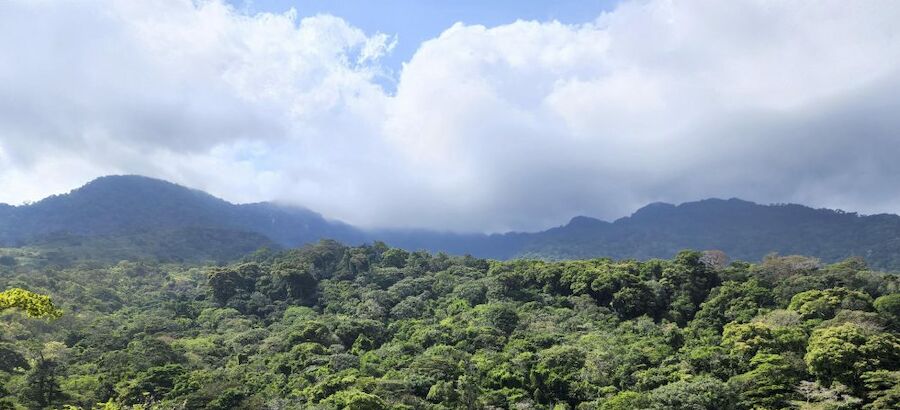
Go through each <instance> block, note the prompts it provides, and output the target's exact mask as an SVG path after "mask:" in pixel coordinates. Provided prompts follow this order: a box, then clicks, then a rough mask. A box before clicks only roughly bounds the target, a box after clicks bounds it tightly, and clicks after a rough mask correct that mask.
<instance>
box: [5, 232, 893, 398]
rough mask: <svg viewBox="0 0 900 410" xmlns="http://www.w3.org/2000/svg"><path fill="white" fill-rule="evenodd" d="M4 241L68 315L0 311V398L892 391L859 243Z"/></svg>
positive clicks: (871, 282)
mask: <svg viewBox="0 0 900 410" xmlns="http://www.w3.org/2000/svg"><path fill="white" fill-rule="evenodd" d="M29 252H31V253H29ZM10 253H12V251H10ZM14 254H15V255H16V261H17V264H16V265H15V266H12V267H9V268H6V267H4V268H3V270H0V286H2V287H3V288H28V289H32V290H33V291H35V292H39V293H38V295H39V294H47V295H53V298H54V301H56V302H58V303H60V308H62V309H65V310H66V312H67V314H66V315H65V316H63V317H62V318H61V319H60V320H56V321H52V322H51V321H36V320H31V319H30V318H28V317H26V316H25V315H17V314H4V315H3V316H4V321H3V322H0V386H2V388H0V394H2V397H3V398H2V399H0V403H2V404H0V406H5V407H10V406H12V408H48V407H49V408H63V406H66V405H68V406H76V407H78V408H85V409H87V408H94V407H96V408H107V409H168V408H191V409H195V408H196V409H250V408H253V409H255V408H283V409H294V408H298V409H299V408H303V409H306V408H308V409H343V408H349V409H434V410H440V409H492V408H531V409H540V410H550V409H570V410H579V409H593V408H601V409H633V408H640V409H674V408H680V409H736V410H737V409H740V410H744V409H746V410H751V409H779V408H790V407H791V406H794V407H799V408H804V407H806V408H841V407H844V408H860V407H862V406H865V408H871V409H883V408H893V407H896V404H897V398H898V396H900V395H898V391H897V387H896V386H897V376H896V373H897V372H898V371H900V343H898V340H897V339H898V337H897V333H896V328H895V327H893V326H891V323H892V322H891V320H892V319H891V318H892V317H894V316H893V315H896V312H895V310H896V309H894V304H895V303H893V302H894V299H895V298H893V297H892V296H891V295H893V294H896V291H895V290H896V289H897V288H898V280H897V277H896V276H894V275H891V274H885V273H879V272H871V271H868V270H867V269H868V267H866V266H865V265H864V264H861V263H859V261H855V260H850V261H847V262H844V263H841V264H836V265H821V264H819V263H818V262H816V263H808V262H809V260H807V259H804V258H782V257H777V258H776V259H769V260H767V261H766V262H764V263H763V264H761V265H752V264H746V263H739V262H738V263H732V264H730V265H727V264H725V263H723V262H722V258H721V257H719V258H716V259H710V258H711V256H710V254H708V253H707V254H704V253H699V252H692V251H685V252H681V253H679V254H678V256H677V257H676V258H674V259H672V260H649V261H645V262H640V261H634V260H626V261H614V260H610V259H592V260H578V261H564V262H548V261H533V260H515V261H509V262H497V261H484V260H479V259H475V258H472V257H454V256H448V255H443V254H435V255H432V254H428V253H425V252H407V251H402V250H399V249H392V248H389V247H387V246H386V245H384V244H374V245H372V246H360V247H352V248H351V247H345V246H343V245H340V244H338V243H336V242H333V241H323V242H321V243H318V244H315V245H310V246H307V247H304V248H299V249H292V250H287V251H278V252H276V251H265V252H259V253H256V254H254V255H251V256H248V257H247V258H245V259H244V260H241V261H239V262H235V263H232V264H227V265H214V266H210V265H191V264H165V265H160V264H156V263H152V262H146V261H143V262H136V261H123V262H119V263H115V264H109V263H106V262H103V261H97V262H92V263H84V262H83V260H82V261H81V262H75V263H70V262H65V261H66V260H68V261H73V260H74V261H78V260H79V259H78V258H73V257H70V256H69V255H66V254H65V252H63V253H62V254H61V255H59V256H58V258H59V261H61V262H59V264H58V265H57V266H55V267H48V265H46V264H44V263H35V261H41V260H45V259H44V258H45V257H46V256H45V255H42V254H40V253H39V252H37V253H35V252H33V251H24V250H16V251H15V253H14ZM719 256H721V255H719ZM885 295H887V296H885ZM876 297H877V298H876ZM873 298H876V299H874V301H873ZM40 300H44V299H40ZM789 300H794V302H795V303H788V301H789ZM788 305H789V306H788ZM785 306H788V307H789V309H779V307H785ZM53 309H55V310H56V311H58V309H57V308H56V307H53ZM44 311H46V309H44ZM26 312H27V311H26Z"/></svg>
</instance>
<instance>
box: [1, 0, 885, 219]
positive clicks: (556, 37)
mask: <svg viewBox="0 0 900 410" xmlns="http://www.w3.org/2000/svg"><path fill="white" fill-rule="evenodd" d="M896 21H900V5H898V4H897V3H895V2H888V1H858V2H849V3H848V2H840V1H831V0H829V1H816V2H805V1H798V2H776V1H767V0H740V1H729V2H721V1H712V0H697V1H684V2H673V1H666V0H655V1H631V2H625V3H623V4H621V5H620V6H619V7H617V8H616V9H615V10H614V11H611V12H609V13H606V14H604V15H602V16H598V18H597V19H596V20H595V21H594V22H592V23H590V24H584V25H567V24H563V23H559V22H529V21H519V22H515V23H513V24H509V25H505V26H499V27H490V28H487V27H482V26H472V25H464V24H457V25H454V26H453V27H450V28H449V29H447V30H446V31H445V32H444V33H442V34H441V35H440V36H439V37H437V38H435V39H432V40H430V41H427V42H425V43H423V44H422V45H421V46H420V48H419V50H418V51H417V52H416V54H415V55H414V56H413V57H412V59H411V60H410V61H409V62H407V63H406V64H405V65H404V68H403V71H402V73H401V74H400V77H399V78H398V79H397V89H396V92H395V93H389V92H386V91H385V90H383V89H382V88H381V87H380V86H379V85H378V79H379V77H380V76H382V75H384V72H383V71H382V68H381V67H380V64H379V61H380V57H382V56H384V55H385V54H387V53H389V52H390V50H391V48H392V46H393V44H394V39H393V37H391V36H390V35H385V34H381V33H363V32H362V31H360V30H358V29H356V28H354V27H353V26H352V25H350V24H349V23H347V22H345V21H343V20H342V19H340V18H336V17H331V16H314V17H307V18H299V17H298V16H296V15H295V14H294V13H292V12H289V13H285V14H258V15H245V14H242V13H241V12H239V11H236V10H234V9H232V8H230V7H227V6H225V5H223V4H221V3H219V2H216V1H213V2H191V1H187V0H185V1H179V0H169V1H161V2H125V1H121V2H120V1H110V2H96V3H91V4H85V3H65V2H12V3H10V2H6V3H0V50H2V51H0V53H2V54H3V55H0V192H2V194H0V200H6V201H13V202H16V201H22V200H27V199H36V198H37V197H39V196H40V195H43V194H47V193H52V192H59V191H63V190H65V189H67V188H70V187H72V186H74V185H77V184H78V183H81V182H84V181H85V180H87V179H90V178H92V177H94V176H97V175H100V174H103V173H121V172H133V173H143V174H149V175H153V176H159V177H163V178H168V179H172V180H175V181H177V182H181V183H184V184H187V185H191V186H195V187H198V188H202V189H208V190H210V191H211V192H213V193H215V194H218V195H222V196H224V197H226V198H227V199H231V200H235V201H251V200H261V199H268V198H277V199H282V200H288V201H293V202H297V203H302V204H305V205H307V206H309V207H310V208H312V209H315V210H318V211H320V212H322V213H324V214H326V215H328V216H332V217H336V218H340V219H344V220H347V221H349V222H352V223H357V224H361V225H364V226H416V227H429V228H439V229H453V230H490V231H497V230H506V229H536V228H542V227H546V226H549V225H553V224H558V223H561V222H563V221H565V220H566V219H567V218H568V217H571V216H573V215H576V214H588V215H595V216H600V217H605V218H612V217H617V216H621V215H623V214H625V213H627V212H628V211H631V210H633V208H634V207H636V206H639V205H641V204H643V203H645V202H648V201H654V200H666V201H685V200H694V199H699V198H702V197H707V196H723V197H729V196H739V197H744V198H747V199H752V200H758V201H764V202H784V201H800V202H805V203H809V204H812V205H819V206H832V207H842V208H845V209H853V210H861V211H866V212H874V211H892V212H893V211H896V210H898V209H900V194H898V193H895V192H891V191H892V190H891V189H890V188H887V187H889V186H891V184H894V183H895V182H896V180H895V179H896V176H897V175H900V165H897V164H898V162H897V161H896V160H895V158H896V156H897V154H900V140H898V137H897V136H898V135H900V120H897V119H894V117H896V115H895V114H894V113H896V112H897V109H900V97H896V96H897V95H900V93H898V91H900V87H898V86H900V28H897V26H896V24H895V23H896ZM22 39H27V41H23V40H22Z"/></svg>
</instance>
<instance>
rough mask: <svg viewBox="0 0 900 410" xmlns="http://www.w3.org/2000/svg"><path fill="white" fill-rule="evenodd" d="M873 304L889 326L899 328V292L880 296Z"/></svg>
mask: <svg viewBox="0 0 900 410" xmlns="http://www.w3.org/2000/svg"><path fill="white" fill-rule="evenodd" d="M873 305H874V306H875V310H876V311H878V313H880V314H881V315H882V316H884V318H885V319H886V320H887V322H888V323H889V324H890V325H891V326H893V327H894V328H900V293H892V294H890V295H884V296H881V297H879V298H878V299H875V302H874V303H873Z"/></svg>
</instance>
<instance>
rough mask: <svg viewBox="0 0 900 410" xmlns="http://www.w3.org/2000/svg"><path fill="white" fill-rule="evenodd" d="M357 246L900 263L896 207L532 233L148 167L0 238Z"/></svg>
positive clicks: (33, 216) (2, 241)
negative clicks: (397, 217) (367, 208)
mask: <svg viewBox="0 0 900 410" xmlns="http://www.w3.org/2000/svg"><path fill="white" fill-rule="evenodd" d="M324 238H328V239H336V240H338V241H341V242H345V243H349V244H361V243H363V242H373V241H375V240H383V241H385V242H387V243H388V244H391V245H393V246H397V247H402V248H406V249H411V250H416V249H426V250H430V251H443V252H447V253H451V254H471V255H474V256H477V257H484V258H494V259H509V258H513V257H532V258H543V259H575V258H595V257H613V258H635V259H648V258H668V257H671V256H672V255H674V254H675V253H677V252H678V251H679V250H681V249H687V248H690V249H720V250H722V251H724V252H726V253H727V254H728V255H729V256H731V257H732V258H736V259H744V260H751V261H754V260H759V259H761V258H762V257H763V256H765V255H766V254H768V253H771V252H778V253H781V254H805V255H812V256H817V257H819V258H821V259H823V260H824V261H828V262H833V261H837V260H840V259H844V258H846V257H849V256H862V257H864V258H866V260H867V261H869V262H870V264H872V265H873V266H876V267H879V268H887V269H900V216H897V215H887V214H882V215H871V216H861V215H857V214H855V213H846V212H842V211H834V210H828V209H813V208H809V207H806V206H801V205H759V204H756V203H753V202H748V201H742V200H739V199H729V200H722V199H707V200H702V201H697V202H688V203H684V204H681V205H677V206H676V205H672V204H665V203H654V204H650V205H647V206H645V207H643V208H641V209H639V210H638V211H636V212H635V213H634V214H632V215H631V216H628V217H625V218H621V219H619V220H616V221H614V222H606V221H601V220H598V219H594V218H590V217H584V216H579V217H575V218H572V220H571V221H570V222H569V223H568V224H566V225H564V226H560V227H557V228H552V229H548V230H546V231H542V232H534V233H506V234H494V235H483V234H477V233H473V234H455V233H443V232H434V231H424V230H389V229H385V230H375V231H365V230H362V229H357V228H354V227H352V226H350V225H347V224H344V223H341V222H337V221H331V220H327V219H325V218H323V217H322V216H321V215H319V214H317V213H315V212H313V211H310V210H308V209H304V208H299V207H291V206H283V205H279V204H275V203H270V202H261V203H254V204H242V205H236V204H231V203H229V202H227V201H224V200H222V199H219V198H216V197H214V196H212V195H209V194H206V193H204V192H201V191H197V190H193V189H188V188H185V187H182V186H180V185H176V184H173V183H169V182H165V181H160V180H156V179H152V178H146V177H140V176H109V177H103V178H98V179H96V180H94V181H92V182H90V183H88V184H87V185H85V186H83V187H81V188H78V189H76V190H73V191H72V192H70V193H68V194H64V195H56V196H52V197H49V198H46V199H44V200H41V201H39V202H37V203H34V204H31V205H23V206H9V205H5V204H0V246H17V245H23V244H41V245H44V246H59V247H68V248H72V247H76V248H78V249H81V250H83V251H84V252H88V250H89V249H90V248H92V247H97V246H103V247H106V248H110V249H111V250H110V252H113V250H116V249H117V251H116V252H117V253H115V252H114V253H113V254H114V255H123V256H127V255H128V254H129V252H132V253H134V252H138V251H140V253H141V254H142V255H143V254H146V255H151V256H155V257H157V258H159V259H174V260H189V259H192V258H191V256H192V255H199V257H200V258H201V259H203V260H223V259H227V256H228V255H231V254H233V256H232V257H233V258H234V257H239V256H240V253H244V252H247V251H252V250H253V249H256V248H259V247H263V246H277V245H280V246H287V247H293V246H299V245H302V244H305V243H310V242H315V241H318V240H320V239H324Z"/></svg>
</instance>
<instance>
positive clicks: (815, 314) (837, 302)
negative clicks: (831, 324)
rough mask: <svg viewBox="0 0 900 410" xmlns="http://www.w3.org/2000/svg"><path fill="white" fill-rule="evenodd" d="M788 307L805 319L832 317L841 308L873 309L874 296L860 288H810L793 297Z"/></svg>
mask: <svg viewBox="0 0 900 410" xmlns="http://www.w3.org/2000/svg"><path fill="white" fill-rule="evenodd" d="M788 309H790V310H793V311H796V312H797V313H800V315H801V316H802V317H803V319H807V320H808V319H823V320H826V319H831V318H833V317H834V315H835V314H836V313H837V311H838V310H841V309H850V310H871V309H872V297H870V296H869V295H867V294H865V293H863V292H860V291H858V290H851V289H847V288H832V289H825V290H818V289H814V290H808V291H806V292H801V293H798V294H796V295H794V297H792V298H791V303H790V305H788Z"/></svg>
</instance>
